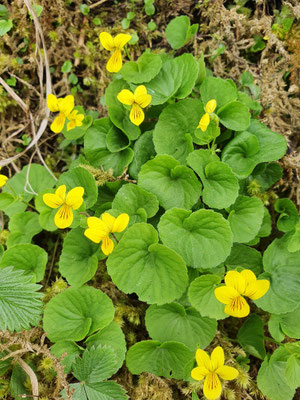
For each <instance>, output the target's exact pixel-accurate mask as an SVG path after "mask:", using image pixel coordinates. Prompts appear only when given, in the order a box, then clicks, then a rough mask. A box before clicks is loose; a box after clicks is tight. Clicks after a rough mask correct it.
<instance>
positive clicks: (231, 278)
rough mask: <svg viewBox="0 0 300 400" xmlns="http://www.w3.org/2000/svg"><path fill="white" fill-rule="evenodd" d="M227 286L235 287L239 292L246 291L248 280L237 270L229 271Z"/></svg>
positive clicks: (226, 276) (226, 277)
mask: <svg viewBox="0 0 300 400" xmlns="http://www.w3.org/2000/svg"><path fill="white" fill-rule="evenodd" d="M224 281H225V284H226V286H230V287H233V288H234V289H235V290H237V291H238V292H239V294H242V293H244V291H245V289H246V281H245V279H244V278H243V276H242V275H241V274H240V273H239V272H237V271H228V272H227V274H226V275H225V279H224Z"/></svg>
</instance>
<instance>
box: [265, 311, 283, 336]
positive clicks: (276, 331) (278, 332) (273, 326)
mask: <svg viewBox="0 0 300 400" xmlns="http://www.w3.org/2000/svg"><path fill="white" fill-rule="evenodd" d="M280 321H281V315H276V314H272V315H271V317H270V319H269V321H268V329H269V332H270V334H271V336H272V337H273V338H274V339H275V340H277V342H282V341H283V339H284V338H285V335H284V333H283V332H282V329H281V326H280Z"/></svg>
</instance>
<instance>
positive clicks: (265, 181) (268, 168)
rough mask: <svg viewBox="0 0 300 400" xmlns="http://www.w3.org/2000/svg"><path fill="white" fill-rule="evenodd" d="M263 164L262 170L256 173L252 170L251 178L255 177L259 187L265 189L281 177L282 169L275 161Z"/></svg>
mask: <svg viewBox="0 0 300 400" xmlns="http://www.w3.org/2000/svg"><path fill="white" fill-rule="evenodd" d="M260 165H261V164H259V165H258V167H259V166H260ZM263 165H264V166H265V168H264V169H263V171H261V172H259V173H256V172H255V170H254V171H253V175H251V178H253V179H255V180H256V181H257V182H258V183H259V184H260V186H261V189H262V190H263V191H265V190H267V189H269V188H270V187H271V186H273V185H274V183H276V182H277V181H279V179H281V178H282V172H283V170H282V167H281V166H280V165H279V164H277V163H275V162H272V163H270V164H263Z"/></svg>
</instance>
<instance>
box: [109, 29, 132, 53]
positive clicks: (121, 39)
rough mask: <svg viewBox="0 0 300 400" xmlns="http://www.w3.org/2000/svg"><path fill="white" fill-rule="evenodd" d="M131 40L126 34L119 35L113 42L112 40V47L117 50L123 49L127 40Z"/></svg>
mask: <svg viewBox="0 0 300 400" xmlns="http://www.w3.org/2000/svg"><path fill="white" fill-rule="evenodd" d="M130 39H131V35H128V34H126V33H119V34H118V35H117V36H116V37H115V38H114V39H113V40H114V45H115V47H116V48H117V49H119V50H122V49H123V47H124V46H125V44H126V43H127V42H129V40H130Z"/></svg>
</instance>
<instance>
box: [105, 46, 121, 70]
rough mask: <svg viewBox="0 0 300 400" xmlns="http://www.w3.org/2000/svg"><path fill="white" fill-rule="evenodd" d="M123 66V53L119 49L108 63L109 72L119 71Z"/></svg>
mask: <svg viewBox="0 0 300 400" xmlns="http://www.w3.org/2000/svg"><path fill="white" fill-rule="evenodd" d="M121 68H122V55H121V51H120V50H119V49H117V50H115V51H114V52H113V54H112V56H111V57H110V59H109V60H108V63H107V64H106V69H107V71H109V72H119V71H120V69H121Z"/></svg>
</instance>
